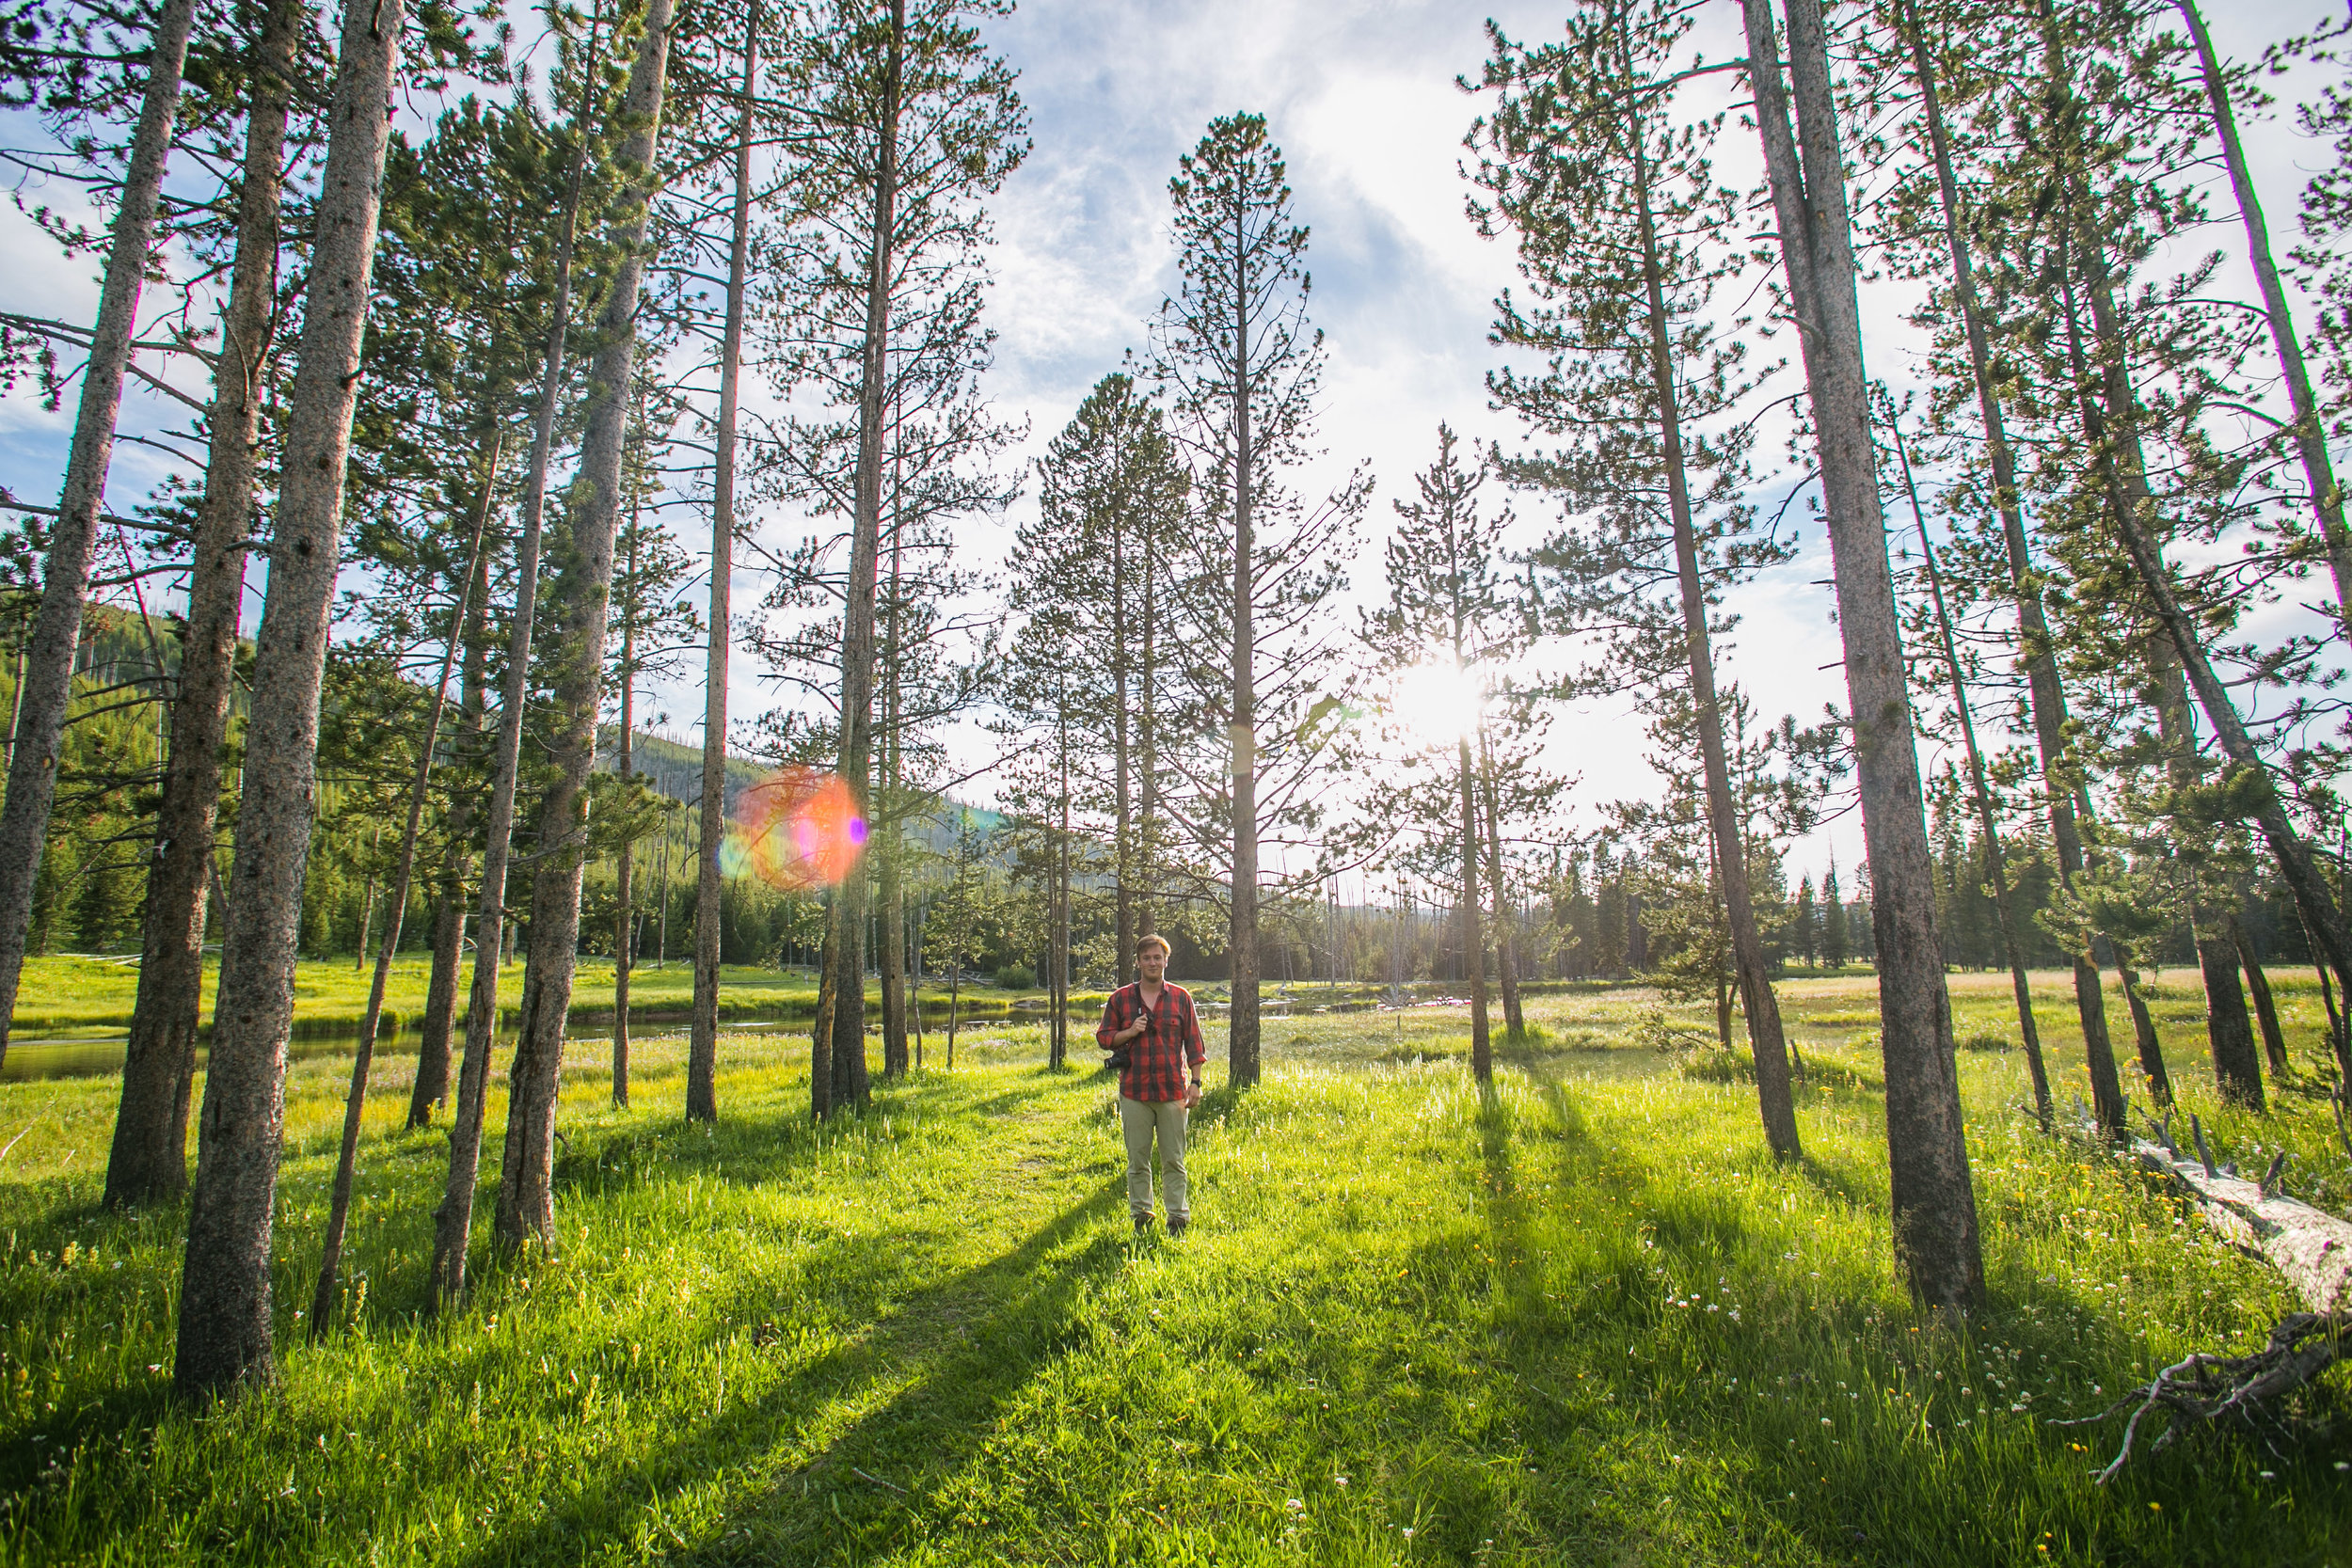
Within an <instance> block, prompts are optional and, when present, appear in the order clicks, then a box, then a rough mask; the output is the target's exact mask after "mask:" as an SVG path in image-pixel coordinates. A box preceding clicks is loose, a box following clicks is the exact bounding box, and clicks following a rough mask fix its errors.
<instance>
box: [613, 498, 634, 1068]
mask: <svg viewBox="0 0 2352 1568" xmlns="http://www.w3.org/2000/svg"><path fill="white" fill-rule="evenodd" d="M629 524H630V526H629V534H628V584H629V587H628V596H627V597H625V598H624V599H623V601H622V604H621V739H620V745H619V747H618V748H617V758H616V762H617V767H618V769H619V772H620V778H621V788H622V789H623V791H625V792H626V791H627V790H628V782H629V779H630V778H631V777H632V776H633V772H634V768H633V763H634V761H635V758H634V756H633V748H632V743H631V730H632V728H633V726H634V725H635V724H636V722H637V604H636V599H635V594H636V591H637V586H636V585H637V530H638V526H639V521H638V518H637V516H636V515H635V509H634V506H633V505H632V508H631V515H630V519H629ZM635 849H636V846H635V845H634V844H631V843H630V842H628V840H627V839H623V840H622V841H621V847H620V850H619V852H618V854H616V855H615V857H614V860H615V862H616V863H615V865H614V867H613V871H612V1103H613V1104H614V1105H615V1106H617V1107H619V1108H620V1109H621V1110H624V1111H626V1110H628V971H629V960H630V958H631V957H632V953H633V949H634V948H635V946H636V937H637V920H636V910H635V909H634V908H633V907H632V906H631V904H630V903H629V893H630V888H629V873H630V872H631V871H632V870H633V869H634V866H633V864H632V862H633V861H634V860H635V858H636V856H635V853H634V851H635Z"/></svg>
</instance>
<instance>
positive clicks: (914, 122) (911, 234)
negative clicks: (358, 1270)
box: [775, 0, 1028, 1118]
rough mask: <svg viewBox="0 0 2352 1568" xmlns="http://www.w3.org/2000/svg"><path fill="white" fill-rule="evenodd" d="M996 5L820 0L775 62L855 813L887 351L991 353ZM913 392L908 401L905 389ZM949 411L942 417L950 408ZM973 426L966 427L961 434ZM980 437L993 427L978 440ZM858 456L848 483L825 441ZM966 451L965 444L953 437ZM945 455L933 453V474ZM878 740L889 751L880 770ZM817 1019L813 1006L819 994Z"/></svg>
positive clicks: (832, 1031) (857, 1060)
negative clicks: (835, 566) (784, 90)
mask: <svg viewBox="0 0 2352 1568" xmlns="http://www.w3.org/2000/svg"><path fill="white" fill-rule="evenodd" d="M986 14H993V7H988V6H984V5H978V4H973V3H971V0H917V3H916V4H914V6H912V7H910V6H909V5H908V4H906V0H888V4H887V5H882V4H877V3H875V0H833V3H832V4H830V5H828V6H827V7H825V8H823V14H821V15H819V16H818V17H815V18H812V19H810V21H809V23H808V24H807V27H806V30H805V35H804V36H805V38H806V40H807V41H806V44H805V46H804V47H803V48H802V49H801V51H800V52H799V53H798V55H796V57H795V58H794V59H792V60H789V61H783V62H779V66H780V69H782V70H783V71H785V73H786V78H787V82H788V83H790V84H791V86H792V89H793V91H794V93H795V94H796V95H797V96H798V98H799V100H800V101H801V102H802V103H804V104H805V105H806V112H807V114H808V116H809V122H810V126H811V134H810V135H806V136H804V137H802V138H799V139H798V141H797V142H796V148H795V161H794V173H795V176H796V183H797V184H798V187H799V190H800V194H801V198H802V212H803V214H804V215H803V218H802V220H801V221H800V222H799V223H797V224H795V225H794V227H793V230H792V233H791V235H790V236H789V237H788V239H787V242H786V245H787V249H786V252H785V255H784V257H783V258H782V260H783V261H784V262H785V264H784V265H783V266H781V267H779V268H778V269H777V273H776V277H775V284H776V287H777V288H778V291H779V293H780V295H781V298H780V300H779V304H780V306H781V309H780V310H779V312H778V332H779V335H780V338H779V341H778V343H777V352H778V354H779V356H780V357H781V358H782V359H783V361H784V362H785V368H786V374H787V379H788V380H789V381H791V382H792V383H794V384H796V385H801V386H805V387H807V388H810V389H811V390H814V391H820V392H822V393H823V394H824V395H825V397H826V400H827V401H828V402H830V403H831V404H834V406H835V407H836V408H839V409H842V410H844V411H846V413H847V415H848V419H847V422H846V427H845V426H844V424H843V423H842V422H841V421H837V420H836V421H833V422H831V423H830V424H826V425H819V426H807V425H803V426H801V427H799V429H798V431H797V434H796V436H795V438H794V440H795V444H798V445H800V446H802V447H803V448H804V449H814V451H816V452H817V453H818V456H817V457H816V459H815V460H814V461H812V460H811V458H810V457H809V456H808V455H805V454H804V455H803V456H800V457H798V458H790V457H789V454H787V459H788V460H789V461H792V462H793V463H794V464H795V466H796V467H797V468H798V470H799V474H800V477H801V479H802V480H803V482H813V483H815V484H816V485H817V486H818V487H819V488H825V489H830V490H831V491H832V498H831V502H830V506H829V510H832V511H834V512H835V513H836V515H840V516H841V517H843V518H844V519H845V520H846V521H847V523H848V531H849V538H848V541H847V543H848V549H847V551H846V554H847V558H848V559H847V565H846V577H845V578H844V580H843V582H842V586H841V594H840V601H839V602H840V603H841V605H842V611H841V616H840V632H839V638H838V641H837V643H836V644H835V647H836V648H837V653H836V654H835V656H834V657H835V658H836V659H837V664H838V671H839V684H838V687H837V689H836V692H835V695H834V711H835V713H836V715H837V725H838V728H837V731H836V736H837V753H836V754H837V757H838V770H839V772H840V774H841V776H842V777H843V778H844V779H845V780H847V781H848V783H849V784H850V789H851V791H852V793H853V795H854V797H855V799H856V800H857V802H858V806H859V809H860V812H861V815H862V816H864V817H866V819H867V820H869V821H871V820H872V819H873V818H874V817H875V816H876V813H877V808H878V806H879V805H881V804H882V802H881V801H880V800H879V793H878V789H877V784H878V780H877V777H876V763H877V760H878V758H877V748H876V744H875V721H876V712H875V709H876V698H877V690H876V683H877V673H878V671H877V647H876V641H877V630H878V627H877V617H876V607H877V601H878V599H880V597H881V583H882V555H883V548H884V538H883V534H884V531H885V527H886V524H885V515H886V512H887V504H886V502H887V498H886V495H885V491H886V487H887V485H888V483H889V479H888V472H887V470H888V468H889V460H890V456H891V452H890V445H891V443H890V427H891V424H892V421H893V417H894V402H893V397H892V391H893V382H894V366H893V347H894V344H897V345H905V346H907V347H910V348H912V347H913V346H914V345H915V344H917V343H921V344H926V345H930V344H939V345H945V346H946V347H947V348H948V350H949V352H948V356H947V357H948V359H949V361H950V364H951V366H952V371H951V373H949V374H948V375H946V376H944V377H934V378H932V380H931V381H930V387H931V388H934V389H939V388H946V387H947V386H949V385H953V386H954V387H955V388H957V389H958V390H959V391H961V388H962V387H963V385H964V383H963V381H962V380H961V372H963V371H964V370H965V368H966V367H968V366H970V365H971V364H972V363H973V357H974V356H975V355H980V356H984V355H985V351H986V347H985V338H984V336H982V335H980V331H979V327H978V320H979V306H978V298H977V295H978V284H977V271H978V268H979V265H980V259H981V256H982V254H983V252H984V249H985V246H986V245H987V244H988V241H989V238H990V231H989V227H988V222H987V215H986V213H985V211H984V209H983V208H982V206H981V198H984V197H986V196H988V195H989V194H991V193H993V191H994V190H995V189H996V188H997V187H998V186H999V185H1000V184H1001V183H1002V182H1003V181H1004V179H1005V178H1006V176H1007V175H1009V173H1010V172H1011V171H1012V170H1013V169H1014V168H1015V167H1017V166H1019V164H1020V162H1021V160H1022V158H1023V157H1024V156H1025V154H1026V152H1027V147H1028V144H1027V142H1026V140H1025V136H1024V133H1025V127H1026V123H1027V121H1026V111H1025V109H1024V108H1023V106H1022V103H1021V101H1020V99H1019V97H1018V96H1017V95H1016V94H1015V93H1014V91H1013V88H1012V74H1013V73H1012V71H1010V70H1009V68H1008V67H1007V66H1006V65H1005V63H1004V61H1003V60H1002V59H1001V58H999V57H996V56H993V55H989V54H987V53H986V52H985V49H984V47H983V45H982V44H981V41H980V40H979V37H978V34H977V31H976V30H975V28H974V27H973V25H972V23H971V19H972V18H974V17H976V16H979V15H986ZM908 401H909V403H910V404H919V403H920V401H921V400H919V399H910V400H908ZM943 418H944V416H943ZM973 434H974V433H972V432H970V431H969V430H968V428H967V430H966V436H967V437H971V436H973ZM977 439H978V442H979V444H980V445H981V446H983V447H988V446H991V445H992V444H993V437H990V436H985V435H982V436H978V437H977ZM845 443H846V444H847V445H848V447H849V450H850V451H851V452H852V453H853V457H852V461H851V462H850V464H849V465H848V467H847V474H848V479H849V483H848V484H847V485H846V486H842V485H840V484H839V483H838V481H837V479H835V478H833V477H830V476H833V475H835V474H837V473H839V472H840V471H841V466H840V465H838V464H836V463H835V462H834V461H833V460H832V458H831V456H830V455H828V454H830V453H831V452H832V451H835V450H837V449H839V448H840V447H841V446H843V445H844V444H845ZM963 450H969V448H968V447H967V448H965V449H963ZM944 467H945V465H943V468H944ZM887 759H888V752H887V743H886V742H885V746H884V748H883V755H882V759H881V760H882V761H883V762H884V763H885V765H886V764H887ZM866 881H867V874H866V871H864V870H861V871H860V872H859V873H858V874H857V875H854V876H852V877H850V879H848V880H847V881H846V882H845V883H844V884H843V885H842V886H841V888H840V889H838V890H837V891H836V893H835V894H834V898H833V900H832V904H831V927H830V930H829V934H828V936H827V939H826V959H825V962H826V969H827V976H828V980H827V986H826V988H825V990H826V993H827V997H828V999H829V1000H830V1003H831V1010H830V1013H829V1014H828V1015H827V1016H826V1018H825V1022H826V1024H827V1027H826V1028H825V1030H823V1031H822V1033H823V1035H824V1038H822V1039H820V1040H818V1046H817V1060H816V1063H815V1068H814V1070H813V1071H812V1073H811V1082H810V1096H811V1104H810V1109H811V1111H812V1113H813V1114H814V1115H815V1116H816V1117H818V1118H823V1117H828V1116H830V1115H832V1113H833V1112H834V1110H835V1109H844V1110H850V1109H862V1108H863V1107H864V1105H865V1103H866V1094H867V1084H866V991H865V973H866V948H865V943H866V920H867V911H868V907H869V903H870V895H869V892H868V889H867V886H866ZM819 1011H820V1013H824V1012H825V1003H824V1002H822V1001H820V1003H819Z"/></svg>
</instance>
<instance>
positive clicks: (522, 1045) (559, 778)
mask: <svg viewBox="0 0 2352 1568" xmlns="http://www.w3.org/2000/svg"><path fill="white" fill-rule="evenodd" d="M671 22H672V7H671V3H670V0H647V4H646V7H645V15H644V35H643V37H642V38H641V40H640V41H639V43H638V48H637V56H636V59H635V61H634V62H633V64H632V65H631V66H630V69H629V80H628V94H627V95H626V97H625V98H624V99H623V100H622V105H621V124H622V125H623V127H624V128H625V130H624V135H623V139H622V141H621V144H620V146H619V148H618V149H617V153H616V158H615V162H616V164H617V166H618V168H619V172H620V176H621V182H622V185H621V191H620V199H619V200H618V202H617V203H616V204H615V208H614V211H613V213H612V216H611V218H610V220H609V221H610V223H611V227H612V245H613V248H614V250H615V252H616V253H617V255H618V258H619V260H618V262H617V264H616V265H615V267H614V269H613V273H612V278H611V280H610V281H609V282H608V283H607V285H606V290H605V298H604V303H603V308H602V309H601V310H600V311H599V312H598V316H597V322H596V353H595V355H594V356H593V357H592V358H591V360H590V362H589V366H588V387H589V396H588V404H587V410H586V420H585V429H584V431H583V433H582V436H581V440H580V472H579V475H578V477H577V478H576V479H575V480H574V482H573V486H572V494H571V496H570V497H569V498H568V505H567V506H566V508H565V511H566V514H567V515H566V516H565V519H564V524H565V526H564V532H563V534H562V536H561V538H560V540H559V542H558V547H557V549H556V550H555V551H553V552H551V553H552V554H553V556H554V560H555V567H556V569H555V575H554V578H552V580H551V581H550V583H549V585H548V600H549V609H550V610H552V611H553V615H552V624H551V626H550V628H549V629H550V631H551V633H552V636H551V637H550V639H549V643H548V647H547V649H546V651H545V653H544V654H543V655H542V656H541V662H542V664H543V665H544V667H545V670H546V675H547V680H548V686H549V688H550V689H551V691H552V694H553V697H554V702H555V710H556V713H557V715H558V718H557V721H556V723H555V726H554V732H553V734H552V735H551V736H550V737H549V744H548V760H549V761H550V762H551V763H552V764H553V767H554V770H555V771H554V777H553V779H552V780H551V781H550V782H549V784H548V788H547V793H546V795H545V796H544V797H543V798H542V799H541V800H540V802H539V810H538V833H537V840H538V845H537V850H536V858H537V865H536V867H535V868H534V872H533V875H532V885H531V927H530V929H531V945H530V950H529V954H528V957H527V958H526V961H525V964H524V969H523V996H522V1007H521V1017H520V1019H519V1020H518V1021H517V1022H516V1041H515V1063H514V1067H513V1068H512V1069H511V1070H510V1071H509V1073H508V1077H507V1085H508V1087H507V1101H506V1104H507V1113H506V1142H505V1144H504V1146H503V1149H502V1154H503V1160H502V1163H501V1179H500V1182H499V1202H498V1213H497V1224H496V1231H495V1234H496V1236H497V1239H498V1243H499V1244H500V1245H501V1248H503V1249H506V1250H509V1251H512V1250H515V1249H517V1248H519V1247H521V1245H522V1244H523V1243H524V1242H525V1241H526V1240H527V1239H532V1238H536V1239H538V1240H541V1241H545V1240H546V1239H547V1238H548V1235H549V1234H550V1232H551V1231H552V1229H553V1227H554V1225H555V1191H554V1172H555V1115H556V1096H557V1091H558V1089H559V1088H560V1087H561V1075H562V1069H563V1065H564V1026H565V1025H566V1024H567V1023H568V1022H570V1018H571V1001H572V978H573V970H574V964H575V962H576V961H577V958H578V954H579V946H580V875H581V871H582V869H583V867H584V865H585V863H586V861H587V854H588V834H587V828H588V822H587V817H588V813H587V788H588V775H589V772H590V770H591V769H592V768H594V766H595V763H596V718H597V713H598V710H599V708H600V707H601V705H602V700H603V678H604V664H605V633H606V630H607V628H608V625H609V612H610V605H611V594H612V562H613V552H612V545H613V539H614V536H615V535H616V534H617V532H618V531H619V527H620V513H621V499H622V498H621V487H622V486H621V464H622V446H623V442H624V438H625V436H626V435H627V432H628V416H629V408H630V404H631V403H632V402H633V401H634V400H633V398H632V396H631V394H632V392H633V391H634V389H635V365H636V354H637V338H638V323H637V299H638V293H639V290H640V289H641V287H642V286H643V283H644V269H645V261H646V257H645V231H646V225H647V220H648V212H647V210H648V207H649V205H650V203H651V201H652V198H653V193H654V189H655V185H656V182H657V181H658V180H659V178H660V176H659V173H658V171H657V166H656V162H655V155H654V154H655V146H656V142H657V139H658V137H659V136H660V127H661V108H662V101H663V96H664V92H665V90H666V88H667V86H668V66H669V45H670V32H671Z"/></svg>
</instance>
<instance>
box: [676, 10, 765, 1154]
mask: <svg viewBox="0 0 2352 1568" xmlns="http://www.w3.org/2000/svg"><path fill="white" fill-rule="evenodd" d="M743 37H744V45H743V110H742V118H741V119H740V120H739V123H738V125H737V128H736V136H735V207H734V233H733V237H732V239H731V240H730V241H729V243H728V246H727V321H726V328H725V334H724V336H723V338H722V339H721V346H720V351H719V428H718V432H717V451H716V454H715V463H716V467H715V469H714V471H713V474H712V477H711V486H710V646H709V651H708V653H707V655H706V656H705V658H704V663H703V779H702V838H701V843H700V847H699V848H698V850H697V853H696V855H695V859H694V1016H693V1022H692V1023H691V1025H690V1026H689V1028H688V1032H687V1047H686V1118H687V1120H689V1121H716V1120H718V1119H719V1087H718V1061H719V957H720V952H719V935H720V931H719V903H720V898H721V895H722V893H723V889H722V887H721V878H720V866H719V854H720V850H721V848H722V847H723V845H724V844H725V843H726V832H727V650H728V640H729V638H730V637H731V635H732V628H731V626H730V620H731V617H732V615H733V611H732V610H731V609H730V608H729V594H730V593H731V591H732V589H733V586H734V585H733V583H732V582H731V581H730V580H729V579H730V578H732V577H733V575H734V571H735V427H736V421H737V417H738V416H737V408H738V404H739V401H740V399H741V395H742V392H741V386H742V373H743V371H742V358H743V302H744V297H745V290H746V288H747V280H748V277H749V274H750V267H751V244H752V239H751V235H752V228H751V223H752V217H751V214H752V104H753V101H754V97H755V92H756V89H757V87H758V82H759V7H758V6H757V5H756V4H755V5H753V6H752V7H751V8H750V10H749V14H748V17H747V20H746V22H745V24H744V30H743ZM663 908H664V914H665V917H666V913H667V908H668V901H667V899H666V898H665V899H664V900H663ZM664 945H665V947H666V940H665V944H664Z"/></svg>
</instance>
